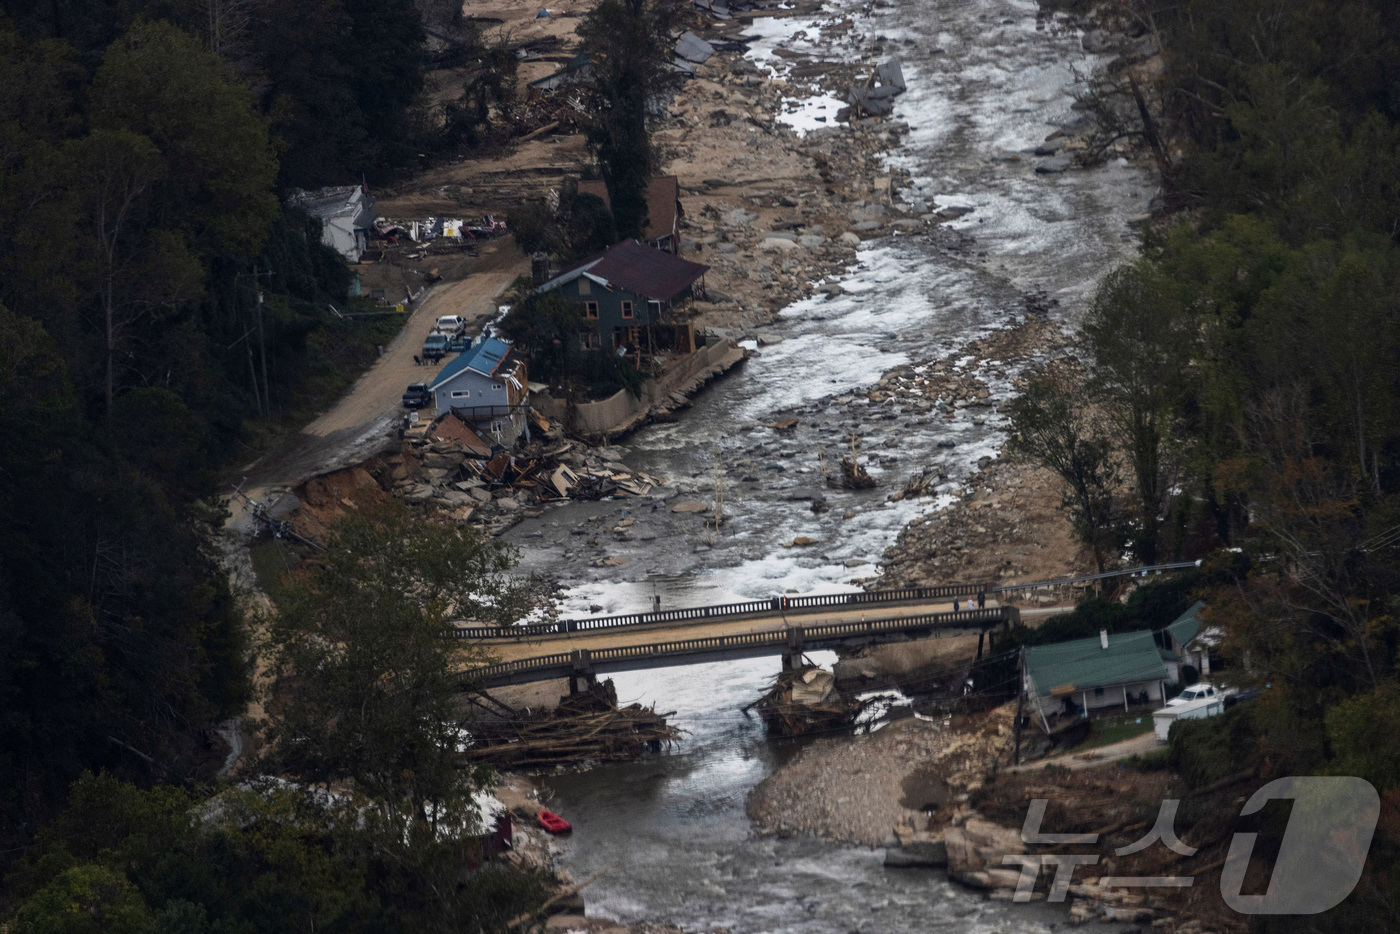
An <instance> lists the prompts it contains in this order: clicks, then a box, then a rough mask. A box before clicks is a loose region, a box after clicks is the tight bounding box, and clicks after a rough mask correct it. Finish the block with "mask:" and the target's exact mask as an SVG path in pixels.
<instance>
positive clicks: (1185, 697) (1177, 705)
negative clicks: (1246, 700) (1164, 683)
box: [1152, 681, 1235, 743]
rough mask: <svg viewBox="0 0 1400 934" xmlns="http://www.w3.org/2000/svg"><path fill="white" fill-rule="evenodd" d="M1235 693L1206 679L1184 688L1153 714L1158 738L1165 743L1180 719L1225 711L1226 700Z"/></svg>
mask: <svg viewBox="0 0 1400 934" xmlns="http://www.w3.org/2000/svg"><path fill="white" fill-rule="evenodd" d="M1234 693H1235V692H1234V691H1233V690H1231V689H1229V688H1217V687H1216V686H1215V685H1213V684H1206V683H1205V682H1204V681H1203V682H1201V683H1199V684H1193V685H1191V686H1190V687H1188V688H1186V689H1184V690H1183V691H1182V692H1181V693H1180V694H1178V695H1177V696H1176V697H1173V698H1172V699H1171V700H1169V701H1167V704H1166V706H1165V707H1163V708H1161V709H1160V710H1157V711H1155V712H1154V713H1153V714H1152V728H1153V730H1154V731H1155V732H1156V734H1157V739H1158V740H1160V741H1161V742H1164V743H1165V742H1166V741H1167V736H1168V735H1169V734H1170V733H1171V728H1172V724H1173V723H1175V722H1176V721H1178V720H1196V719H1201V718H1204V717H1214V716H1216V715H1217V714H1222V713H1224V712H1225V707H1226V701H1227V699H1228V698H1229V697H1230V696H1231V695H1233V694H1234Z"/></svg>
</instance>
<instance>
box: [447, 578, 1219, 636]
mask: <svg viewBox="0 0 1400 934" xmlns="http://www.w3.org/2000/svg"><path fill="white" fill-rule="evenodd" d="M1198 566H1199V562H1196V561H1181V562H1177V563H1175V564H1153V565H1148V566H1146V567H1137V568H1127V569H1124V570H1120V571H1104V572H1103V573H1101V574H1083V575H1080V576H1078V577H1058V578H1051V579H1048V580H1040V581H1029V582H1027V583H1024V584H998V585H997V586H995V587H992V586H988V585H987V584H940V585H938V586H936V587H897V588H894V589H892V590H865V591H857V592H854V593H827V594H814V595H811V596H806V597H770V598H769V599H767V600H746V601H743V602H739V603H717V604H711V605H709V606H692V607H682V608H678V609H674V610H657V611H654V612H650V613H625V614H622V615H620V616H591V617H585V618H583V619H561V620H557V621H555V622H551V623H533V624H530V625H525V626H459V627H453V628H451V629H449V630H448V634H449V635H450V636H452V637H453V638H457V639H476V640H482V639H522V638H528V637H530V636H553V635H561V634H567V633H577V632H599V631H602V630H607V629H619V628H625V627H629V626H647V625H653V624H656V623H681V622H690V621H694V620H705V619H741V618H743V617H746V616H771V615H774V614H777V613H812V612H819V611H821V610H831V609H840V608H851V607H859V606H880V605H884V604H890V603H905V602H909V601H915V600H951V599H954V598H960V597H961V598H967V597H969V596H972V597H976V596H978V595H995V596H998V597H1001V598H1006V597H1014V596H1018V595H1022V594H1026V593H1030V592H1032V591H1037V590H1055V589H1058V588H1063V587H1073V586H1075V585H1076V584H1087V583H1092V582H1094V581H1100V580H1109V579H1111V578H1115V577H1147V576H1150V575H1154V574H1162V573H1165V572H1167V571H1182V570H1186V569H1188V568H1194V567H1198Z"/></svg>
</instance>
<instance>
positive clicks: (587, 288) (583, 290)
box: [578, 276, 593, 295]
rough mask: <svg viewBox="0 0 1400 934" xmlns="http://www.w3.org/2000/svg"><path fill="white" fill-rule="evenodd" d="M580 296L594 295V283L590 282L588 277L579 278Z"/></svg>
mask: <svg viewBox="0 0 1400 934" xmlns="http://www.w3.org/2000/svg"><path fill="white" fill-rule="evenodd" d="M578 294H580V295H592V294H593V283H592V282H590V281H588V277H587V276H579V277H578Z"/></svg>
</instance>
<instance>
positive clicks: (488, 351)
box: [428, 337, 510, 391]
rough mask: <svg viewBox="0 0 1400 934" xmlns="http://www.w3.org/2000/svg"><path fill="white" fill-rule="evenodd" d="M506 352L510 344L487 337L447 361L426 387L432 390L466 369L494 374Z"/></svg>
mask: <svg viewBox="0 0 1400 934" xmlns="http://www.w3.org/2000/svg"><path fill="white" fill-rule="evenodd" d="M508 353H510V344H507V343H506V342H505V341H500V340H496V338H494V337H488V338H486V340H484V341H482V342H481V343H479V344H475V345H473V346H471V347H469V348H467V349H466V350H464V351H463V352H462V353H460V354H458V355H457V356H456V357H454V358H452V360H450V361H448V364H447V365H446V366H444V367H443V368H442V369H441V370H439V371H438V375H437V377H436V378H435V379H434V380H433V381H432V383H430V384H429V385H428V389H429V391H434V390H436V389H437V388H438V387H439V386H441V385H443V384H444V383H446V382H447V381H448V380H450V379H454V378H456V377H457V376H460V375H461V374H462V373H464V372H466V371H467V370H471V371H472V372H473V373H480V374H481V375H482V376H495V375H496V370H497V369H499V368H500V366H501V362H502V361H503V360H505V358H506V354H508Z"/></svg>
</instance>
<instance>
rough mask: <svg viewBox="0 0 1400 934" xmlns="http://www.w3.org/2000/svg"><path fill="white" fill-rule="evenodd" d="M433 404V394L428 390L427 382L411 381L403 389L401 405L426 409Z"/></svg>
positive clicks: (407, 407) (408, 407)
mask: <svg viewBox="0 0 1400 934" xmlns="http://www.w3.org/2000/svg"><path fill="white" fill-rule="evenodd" d="M432 404H433V394H432V393H431V392H428V384H427V383H413V384H412V385H411V386H409V387H408V388H407V389H405V390H404V391H403V407H404V408H406V409H426V408H429V407H430V406H431V405H432Z"/></svg>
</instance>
